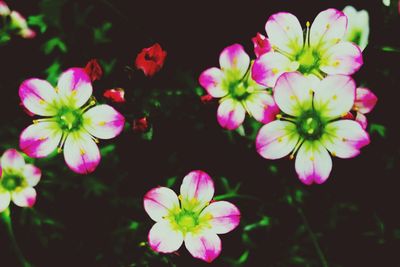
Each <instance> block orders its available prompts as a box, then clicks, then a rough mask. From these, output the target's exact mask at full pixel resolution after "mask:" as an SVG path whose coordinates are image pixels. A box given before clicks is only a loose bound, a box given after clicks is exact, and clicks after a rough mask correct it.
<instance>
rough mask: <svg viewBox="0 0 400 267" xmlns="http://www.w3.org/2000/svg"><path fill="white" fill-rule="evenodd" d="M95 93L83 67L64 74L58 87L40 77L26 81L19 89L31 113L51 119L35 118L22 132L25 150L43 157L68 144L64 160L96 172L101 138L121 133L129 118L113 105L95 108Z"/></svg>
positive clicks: (77, 168) (74, 167)
mask: <svg viewBox="0 0 400 267" xmlns="http://www.w3.org/2000/svg"><path fill="white" fill-rule="evenodd" d="M91 95H92V84H91V81H90V77H89V76H88V75H87V74H86V73H85V71H84V70H83V69H81V68H71V69H68V70H67V71H65V72H64V73H62V74H61V76H60V78H59V80H58V84H57V87H56V88H53V87H52V86H51V85H50V84H49V83H48V82H47V81H44V80H40V79H36V78H32V79H28V80H26V81H24V82H23V83H22V84H21V86H20V88H19V96H20V98H21V100H22V103H23V104H24V106H25V107H26V108H27V109H28V110H29V111H30V112H32V113H34V114H36V115H39V116H45V117H47V118H43V119H38V120H34V123H33V124H32V125H30V126H29V127H27V128H26V129H25V130H24V131H23V132H22V133H21V136H20V148H21V149H22V151H24V152H25V153H26V154H27V155H28V156H30V157H33V158H41V157H46V156H47V155H49V154H50V153H51V152H53V151H54V150H55V149H56V148H57V146H58V148H59V151H61V148H62V147H64V159H65V162H66V163H67V165H68V166H69V168H70V169H71V170H73V171H75V172H77V173H81V174H84V173H90V172H93V171H94V170H95V169H96V167H97V165H98V164H99V162H100V152H99V148H98V147H97V144H96V143H97V142H98V140H97V138H100V139H110V138H114V137H115V136H117V135H118V134H119V133H120V132H121V131H122V130H123V127H124V122H125V119H124V117H123V116H122V115H121V114H120V113H119V112H117V111H116V110H115V109H114V108H113V107H111V106H109V105H97V106H95V107H92V106H94V105H96V102H95V101H94V100H93V99H91V100H89V99H90V97H91ZM88 100H89V101H88ZM85 104H86V106H84V105H85Z"/></svg>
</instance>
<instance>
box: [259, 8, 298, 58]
mask: <svg viewBox="0 0 400 267" xmlns="http://www.w3.org/2000/svg"><path fill="white" fill-rule="evenodd" d="M265 30H266V32H267V35H268V38H269V41H270V43H271V44H272V46H273V49H274V47H277V48H278V49H279V50H281V51H284V52H286V53H288V54H291V55H294V54H296V53H297V52H298V51H299V50H301V48H302V47H303V30H302V28H301V25H300V22H299V20H298V19H297V18H296V16H294V15H293V14H290V13H287V12H280V13H276V14H273V15H272V16H271V17H269V19H268V21H267V23H266V25H265Z"/></svg>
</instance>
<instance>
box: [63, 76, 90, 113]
mask: <svg viewBox="0 0 400 267" xmlns="http://www.w3.org/2000/svg"><path fill="white" fill-rule="evenodd" d="M57 87H58V90H59V95H60V96H61V97H62V99H63V101H64V102H65V104H67V105H68V106H72V107H75V108H79V107H81V106H83V104H85V103H86V102H87V101H88V99H89V98H90V96H91V95H92V90H93V89H92V83H91V80H90V77H89V76H88V75H87V74H86V72H85V71H84V69H81V68H70V69H68V70H66V71H64V72H63V73H62V74H61V76H60V78H59V80H58V84H57Z"/></svg>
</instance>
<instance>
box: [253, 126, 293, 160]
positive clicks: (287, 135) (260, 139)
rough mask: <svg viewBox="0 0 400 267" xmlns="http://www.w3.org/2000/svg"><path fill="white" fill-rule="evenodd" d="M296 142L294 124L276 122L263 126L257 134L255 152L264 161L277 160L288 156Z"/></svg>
mask: <svg viewBox="0 0 400 267" xmlns="http://www.w3.org/2000/svg"><path fill="white" fill-rule="evenodd" d="M298 140H299V135H298V134H297V130H296V125H295V124H294V123H292V122H288V121H279V120H276V121H273V122H270V123H268V124H266V125H264V126H263V127H262V128H261V129H260V131H259V132H258V135H257V138H256V147H257V152H258V154H260V155H261V156H262V157H264V158H266V159H279V158H282V157H284V156H286V155H288V154H289V153H290V152H291V151H292V150H293V149H294V147H295V146H296V144H297V142H298Z"/></svg>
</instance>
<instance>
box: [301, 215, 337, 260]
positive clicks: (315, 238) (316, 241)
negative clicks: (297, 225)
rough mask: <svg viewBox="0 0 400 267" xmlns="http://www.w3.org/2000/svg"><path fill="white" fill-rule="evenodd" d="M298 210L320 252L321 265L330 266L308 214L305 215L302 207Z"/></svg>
mask: <svg viewBox="0 0 400 267" xmlns="http://www.w3.org/2000/svg"><path fill="white" fill-rule="evenodd" d="M297 211H298V213H299V214H300V217H301V219H302V220H303V224H304V226H305V227H306V229H307V232H308V234H309V236H310V239H311V241H312V243H313V245H314V247H315V250H316V251H317V254H318V256H319V259H320V261H321V266H323V267H329V265H328V262H327V260H326V258H325V255H324V253H323V252H322V249H321V247H320V246H319V243H318V240H317V237H316V236H315V234H314V232H313V231H312V229H311V227H310V224H309V223H308V220H307V218H306V216H305V215H304V212H303V210H302V209H301V208H300V207H298V208H297Z"/></svg>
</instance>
